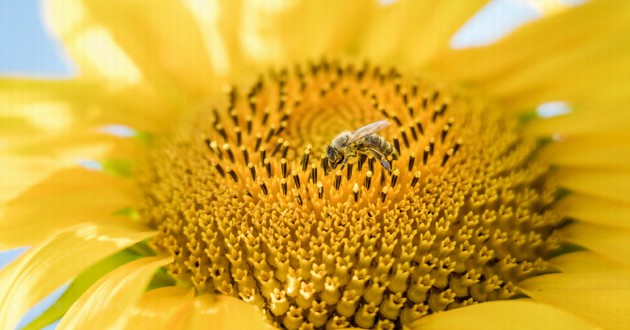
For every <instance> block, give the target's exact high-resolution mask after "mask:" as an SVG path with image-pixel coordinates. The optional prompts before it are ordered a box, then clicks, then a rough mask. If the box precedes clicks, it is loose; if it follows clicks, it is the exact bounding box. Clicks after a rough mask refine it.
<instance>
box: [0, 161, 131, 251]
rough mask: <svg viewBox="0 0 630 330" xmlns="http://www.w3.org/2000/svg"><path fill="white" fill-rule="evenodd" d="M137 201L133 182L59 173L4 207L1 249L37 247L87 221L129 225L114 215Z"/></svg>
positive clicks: (73, 171) (86, 173) (94, 173)
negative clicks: (26, 246)
mask: <svg viewBox="0 0 630 330" xmlns="http://www.w3.org/2000/svg"><path fill="white" fill-rule="evenodd" d="M134 197H136V192H135V186H134V183H133V182H131V180H125V179H121V178H117V177H113V176H111V175H108V174H106V173H103V172H98V171H90V170H87V169H84V168H73V169H67V170H62V171H58V172H56V173H54V174H53V175H51V176H50V177H48V178H46V179H44V180H43V181H42V182H40V183H38V184H36V185H34V186H32V187H31V188H30V189H29V190H27V191H26V192H25V193H23V194H22V195H20V196H19V197H17V198H15V199H13V200H11V201H9V202H5V203H3V204H0V212H1V213H0V247H1V248H3V249H7V248H12V247H17V246H24V245H31V244H35V243H37V242H39V241H41V240H43V239H45V238H46V237H47V236H49V235H50V234H51V233H53V232H54V231H56V230H59V229H63V228H66V227H69V226H72V225H74V224H77V223H81V222H85V221H99V220H100V221H105V220H107V221H113V222H116V221H118V222H121V221H128V219H126V218H122V217H115V216H113V213H114V212H115V211H118V210H120V209H122V208H124V207H128V206H129V205H130V204H131V203H132V202H133V201H134Z"/></svg>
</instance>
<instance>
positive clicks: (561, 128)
mask: <svg viewBox="0 0 630 330" xmlns="http://www.w3.org/2000/svg"><path fill="white" fill-rule="evenodd" d="M585 102H586V101H585ZM623 102H624V101H623V100H621V101H620V102H619V104H623ZM593 103H594V104H593V105H592V108H588V107H586V106H584V105H581V106H580V108H578V109H575V111H574V112H573V113H570V114H568V115H564V116H558V117H553V118H546V119H540V120H535V121H532V122H530V123H528V125H527V127H526V133H527V134H530V135H536V136H545V137H548V136H552V135H553V134H561V136H563V137H567V138H568V139H570V138H571V137H578V138H581V139H582V141H586V140H589V139H593V140H592V141H595V142H597V141H602V140H603V141H602V142H605V143H608V142H611V143H612V144H613V146H618V145H619V144H624V143H625V141H626V140H627V139H628V138H629V137H630V130H628V123H630V112H629V111H627V110H626V108H625V107H624V106H620V105H619V104H617V105H614V104H608V103H607V102H605V101H600V100H597V99H596V100H593ZM626 104H627V102H626ZM598 137H599V139H598ZM615 139H618V141H615ZM577 143H579V142H577ZM625 145H627V143H625ZM597 148H603V150H610V152H609V154H610V157H611V159H612V160H613V161H616V160H618V159H620V157H621V158H622V157H623V156H622V155H615V154H614V153H615V152H617V151H613V150H612V149H611V148H610V147H605V146H600V147H597ZM592 152H595V157H598V159H600V160H601V159H603V158H605V156H604V153H603V152H601V153H599V152H598V151H597V150H593V151H592ZM600 155H601V156H600Z"/></svg>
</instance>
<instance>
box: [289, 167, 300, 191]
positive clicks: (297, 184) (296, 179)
mask: <svg viewBox="0 0 630 330" xmlns="http://www.w3.org/2000/svg"><path fill="white" fill-rule="evenodd" d="M291 175H292V176H293V183H295V187H296V188H300V176H299V175H298V174H297V172H296V171H295V170H294V171H292V172H291Z"/></svg>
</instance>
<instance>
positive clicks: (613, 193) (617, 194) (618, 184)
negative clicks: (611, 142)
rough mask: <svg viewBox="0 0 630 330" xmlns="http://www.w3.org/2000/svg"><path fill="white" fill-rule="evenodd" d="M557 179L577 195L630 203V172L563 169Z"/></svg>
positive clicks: (562, 185) (561, 184)
mask: <svg viewBox="0 0 630 330" xmlns="http://www.w3.org/2000/svg"><path fill="white" fill-rule="evenodd" d="M556 178H557V180H558V184H559V185H560V186H561V187H563V188H566V189H568V190H570V191H573V192H576V193H580V194H585V195H589V196H597V197H601V198H607V199H610V200H613V201H620V202H625V203H628V202H630V171H621V170H609V171H604V170H581V169H562V170H561V171H559V172H558V174H557V176H556Z"/></svg>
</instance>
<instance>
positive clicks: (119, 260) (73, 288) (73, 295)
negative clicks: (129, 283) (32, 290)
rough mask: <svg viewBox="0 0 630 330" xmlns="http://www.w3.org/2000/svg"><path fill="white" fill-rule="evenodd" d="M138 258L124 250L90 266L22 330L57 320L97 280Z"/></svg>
mask: <svg viewBox="0 0 630 330" xmlns="http://www.w3.org/2000/svg"><path fill="white" fill-rule="evenodd" d="M138 258H141V256H140V255H139V254H137V253H135V252H134V251H132V250H131V249H125V250H122V251H120V252H118V253H115V254H113V255H111V256H109V257H107V258H105V259H103V260H100V261H99V262H97V263H96V264H94V265H92V266H90V267H89V268H88V269H86V270H85V271H83V272H81V273H80V274H79V275H77V276H76V277H75V278H74V279H73V280H72V283H70V285H69V286H68V288H67V289H66V290H65V291H64V292H63V294H61V296H60V297H59V298H58V299H57V300H56V301H55V302H54V303H53V304H52V306H50V308H48V309H47V310H45V311H44V312H43V313H42V314H40V315H39V316H38V317H37V318H36V319H34V320H33V321H32V322H31V323H29V324H28V325H27V326H25V327H24V328H23V329H22V330H31V329H33V330H34V329H41V328H43V327H45V326H47V325H49V324H51V323H53V322H55V321H57V320H59V319H60V318H61V317H62V316H63V315H64V314H65V313H66V312H67V311H68V309H70V306H72V304H73V303H74V302H75V301H77V299H79V297H80V296H81V295H82V294H83V293H84V292H85V291H86V290H87V289H88V288H89V287H90V286H91V285H92V284H94V283H95V282H96V281H97V280H98V279H100V278H101V277H103V276H104V275H105V274H107V273H109V272H110V271H111V270H113V269H115V268H117V267H119V266H121V265H123V264H125V263H127V262H130V261H132V260H136V259H138Z"/></svg>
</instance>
